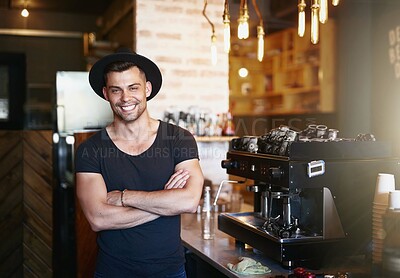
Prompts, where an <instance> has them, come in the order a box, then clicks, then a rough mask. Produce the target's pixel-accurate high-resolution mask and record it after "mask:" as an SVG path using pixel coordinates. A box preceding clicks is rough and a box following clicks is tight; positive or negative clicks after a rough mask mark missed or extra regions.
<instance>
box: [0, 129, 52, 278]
mask: <svg viewBox="0 0 400 278" xmlns="http://www.w3.org/2000/svg"><path fill="white" fill-rule="evenodd" d="M52 165H53V161H52V132H51V131H50V130H45V131H12V132H10V131H0V238H1V239H2V240H3V243H2V244H1V245H0V273H1V276H2V277H52V276H53V270H52V245H53V244H52V227H53V219H52V218H53V213H52V199H53V198H52V195H53V194H52V192H53V190H52V189H53V169H52ZM3 275H4V276H3Z"/></svg>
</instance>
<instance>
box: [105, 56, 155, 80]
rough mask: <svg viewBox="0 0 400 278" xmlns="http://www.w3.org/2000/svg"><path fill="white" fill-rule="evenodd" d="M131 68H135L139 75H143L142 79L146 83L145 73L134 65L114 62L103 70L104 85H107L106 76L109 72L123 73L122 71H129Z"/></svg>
mask: <svg viewBox="0 0 400 278" xmlns="http://www.w3.org/2000/svg"><path fill="white" fill-rule="evenodd" d="M133 67H137V68H138V69H139V71H140V73H141V74H143V75H144V78H145V80H146V81H147V78H146V73H145V72H144V71H143V70H142V69H141V68H140V67H139V66H138V65H136V64H135V63H132V62H125V61H116V62H112V63H110V64H108V65H107V66H106V67H105V68H104V74H103V78H104V84H107V74H109V73H110V72H123V71H126V70H128V69H131V68H133Z"/></svg>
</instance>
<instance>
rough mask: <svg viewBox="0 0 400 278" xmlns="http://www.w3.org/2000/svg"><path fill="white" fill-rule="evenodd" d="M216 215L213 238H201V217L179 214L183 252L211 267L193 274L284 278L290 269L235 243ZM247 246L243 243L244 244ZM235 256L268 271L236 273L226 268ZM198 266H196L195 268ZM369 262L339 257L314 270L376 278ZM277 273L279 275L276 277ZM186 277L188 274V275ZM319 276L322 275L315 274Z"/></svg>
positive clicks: (234, 262)
mask: <svg viewBox="0 0 400 278" xmlns="http://www.w3.org/2000/svg"><path fill="white" fill-rule="evenodd" d="M217 218H218V217H217V214H216V215H215V221H216V222H215V238H214V239H213V240H203V239H202V237H201V219H200V214H183V215H182V229H181V237H182V241H183V246H184V247H185V248H186V249H187V253H188V252H189V253H192V254H193V255H195V256H196V257H197V258H199V259H201V260H202V261H203V262H205V263H206V264H207V265H208V266H209V267H211V268H213V269H214V271H215V272H214V273H213V275H211V276H210V275H204V274H200V275H199V274H197V276H196V275H194V276H196V277H216V276H218V277H232V278H238V277H247V278H262V277H275V276H277V277H282V276H283V277H287V276H288V275H289V274H291V273H292V272H293V271H291V270H287V269H284V268H283V267H282V266H281V265H280V263H278V262H276V261H273V260H271V259H268V258H267V257H265V256H264V255H263V254H261V253H260V252H259V251H257V250H254V249H252V248H251V247H246V248H244V246H243V244H237V243H236V241H235V239H234V238H233V237H231V236H229V235H227V234H225V233H224V232H221V231H219V230H218V226H217ZM246 246H247V245H246ZM239 257H250V258H252V259H254V260H256V261H259V262H260V263H262V264H263V265H265V266H267V267H269V268H270V269H271V270H272V272H271V273H268V274H266V275H238V274H236V273H234V272H232V271H230V270H229V269H228V268H227V264H228V263H233V264H236V263H237V262H238V261H239V259H238V258H239ZM198 268H199V267H198ZM370 269H371V267H370V265H368V264H367V262H366V260H365V258H364V256H359V257H356V258H339V259H338V260H337V261H336V262H335V263H332V265H330V266H324V268H323V269H319V270H314V271H312V272H314V273H316V274H321V273H329V274H336V273H337V272H349V271H350V272H352V274H353V276H351V277H379V276H374V275H371V274H370V272H371V271H370ZM280 275H281V276H280ZM188 277H192V276H189V275H188ZM317 277H323V276H317Z"/></svg>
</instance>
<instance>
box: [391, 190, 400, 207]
mask: <svg viewBox="0 0 400 278" xmlns="http://www.w3.org/2000/svg"><path fill="white" fill-rule="evenodd" d="M389 208H390V209H400V190H393V191H390V192H389Z"/></svg>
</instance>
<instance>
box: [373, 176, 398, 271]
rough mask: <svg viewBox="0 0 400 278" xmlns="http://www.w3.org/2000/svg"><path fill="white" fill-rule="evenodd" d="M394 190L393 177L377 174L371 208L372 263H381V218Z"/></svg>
mask: <svg viewBox="0 0 400 278" xmlns="http://www.w3.org/2000/svg"><path fill="white" fill-rule="evenodd" d="M394 190H395V181H394V175H392V174H385V173H379V174H378V177H377V179H376V187H375V196H374V202H373V206H372V262H373V263H377V264H378V263H381V262H382V251H383V242H384V239H385V231H384V227H383V216H384V214H385V213H386V210H387V208H388V207H389V192H391V191H394Z"/></svg>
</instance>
